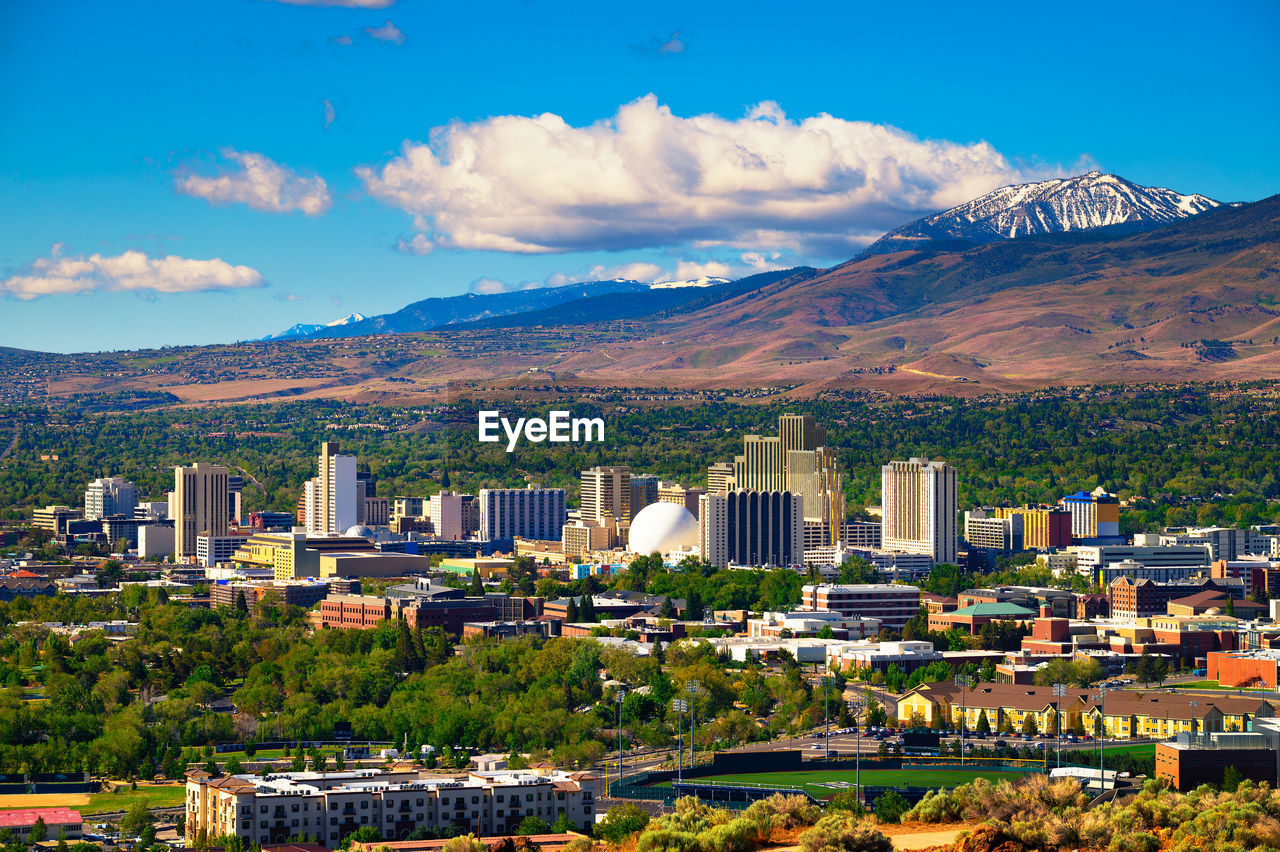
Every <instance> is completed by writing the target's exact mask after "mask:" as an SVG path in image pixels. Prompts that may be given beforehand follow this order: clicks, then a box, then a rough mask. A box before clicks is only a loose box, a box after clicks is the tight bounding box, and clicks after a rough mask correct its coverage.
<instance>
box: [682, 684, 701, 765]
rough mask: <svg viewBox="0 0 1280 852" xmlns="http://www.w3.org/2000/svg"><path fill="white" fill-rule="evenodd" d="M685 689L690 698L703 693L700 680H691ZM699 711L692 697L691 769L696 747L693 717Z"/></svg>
mask: <svg viewBox="0 0 1280 852" xmlns="http://www.w3.org/2000/svg"><path fill="white" fill-rule="evenodd" d="M684 688H685V689H686V690H687V691H688V693H689V695H690V696H698V695H702V693H703V689H702V681H700V680H691V681H689V682H688V683H686V684H685V685H684ZM697 711H698V702H697V700H696V698H694V697H691V698H690V699H689V768H690V769H692V768H693V749H694V745H695V741H694V738H693V723H694V718H693V717H694V714H695V713H696V712H697Z"/></svg>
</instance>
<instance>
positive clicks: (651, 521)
mask: <svg viewBox="0 0 1280 852" xmlns="http://www.w3.org/2000/svg"><path fill="white" fill-rule="evenodd" d="M627 541H628V545H627V549H628V550H630V551H631V552H632V553H639V554H643V555H645V556H648V555H649V554H650V553H667V552H668V551H671V550H679V549H680V548H682V547H692V546H694V545H696V544H697V543H698V519H697V518H695V517H694V516H693V513H692V512H690V511H689V510H688V509H686V508H685V507H684V506H680V505H677V504H675V503H650V504H649V505H648V506H645V507H644V508H643V509H641V510H640V514H638V515H636V517H635V520H633V521H632V522H631V532H630V535H629V538H628V540H627Z"/></svg>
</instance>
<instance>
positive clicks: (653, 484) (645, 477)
mask: <svg viewBox="0 0 1280 852" xmlns="http://www.w3.org/2000/svg"><path fill="white" fill-rule="evenodd" d="M665 484H666V483H659V482H658V477H656V476H652V475H650V474H647V473H633V474H631V515H630V516H629V517H628V520H630V519H631V518H634V517H635V516H636V515H638V514H640V512H641V511H642V510H643V509H644V507H645V506H648V505H649V504H650V503H656V502H658V500H659V499H660V497H659V489H660V488H661V486H662V485H665ZM677 487H678V486H677Z"/></svg>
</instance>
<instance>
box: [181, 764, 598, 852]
mask: <svg viewBox="0 0 1280 852" xmlns="http://www.w3.org/2000/svg"><path fill="white" fill-rule="evenodd" d="M595 808H596V778H595V776H594V775H591V774H590V773H586V772H572V773H565V772H560V771H558V770H556V771H550V772H544V773H539V774H533V773H521V772H505V771H504V772H484V773H482V772H472V773H471V774H470V775H469V776H467V778H466V779H465V780H462V781H459V780H455V779H453V778H442V777H439V776H435V775H433V774H431V773H429V772H420V771H418V770H380V769H354V770H348V771H345V772H286V773H275V774H272V775H266V776H257V775H230V776H226V777H222V778H213V777H211V776H210V775H209V774H208V773H206V772H203V771H200V770H196V771H193V772H190V773H188V775H187V789H186V824H185V842H186V845H187V846H189V847H194V846H195V845H196V844H197V842H198V841H199V839H200V838H204V837H228V836H234V837H237V838H239V839H240V841H241V842H242V843H243V844H244V845H245V846H250V845H253V846H260V845H263V844H269V843H285V842H287V841H290V840H293V839H296V838H298V837H312V838H315V840H316V841H317V843H318V844H319V845H321V846H324V847H327V848H329V849H336V848H338V846H339V845H340V844H341V843H342V840H343V838H345V837H346V836H347V835H349V834H352V833H353V832H355V831H357V830H359V829H361V828H365V827H371V828H373V829H375V830H376V831H377V833H378V836H379V837H380V838H381V839H382V840H387V841H397V840H404V839H405V838H407V837H408V836H409V835H410V834H412V833H413V832H414V831H415V830H417V829H420V828H423V829H427V830H430V831H434V832H443V831H444V830H445V829H450V830H453V831H460V832H461V833H462V834H464V835H466V834H475V835H513V834H515V833H516V829H517V828H519V826H520V824H521V823H522V822H523V821H524V820H526V819H528V818H530V817H532V818H536V819H539V820H541V821H542V822H544V823H548V824H550V823H553V822H556V821H557V820H559V819H560V818H561V817H564V818H566V819H567V820H568V821H570V822H571V823H573V825H574V827H575V828H577V829H580V830H582V831H587V832H589V831H590V830H591V827H592V826H593V825H594V824H595V821H596V812H595Z"/></svg>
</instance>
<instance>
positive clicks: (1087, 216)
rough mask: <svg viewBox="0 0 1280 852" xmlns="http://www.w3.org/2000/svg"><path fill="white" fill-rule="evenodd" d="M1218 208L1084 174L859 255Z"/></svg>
mask: <svg viewBox="0 0 1280 852" xmlns="http://www.w3.org/2000/svg"><path fill="white" fill-rule="evenodd" d="M1221 205H1222V202H1220V201H1215V200H1214V199H1212V198H1207V197H1205V196H1203V195H1183V194H1181V193H1178V192H1174V191H1173V190H1171V189H1164V188H1162V187H1151V186H1139V185H1137V184H1136V183H1132V182H1130V181H1127V180H1125V179H1124V178H1122V177H1119V176H1117V175H1107V174H1102V173H1101V172H1089V173H1088V174H1084V175H1079V176H1077V177H1069V178H1054V179H1053V180H1044V181H1038V182H1035V183H1022V184H1016V185H1014V186H1005V187H1001V188H1000V189H997V190H995V191H994V192H989V193H987V194H986V195H983V196H980V197H978V198H975V199H973V200H972V201H968V202H965V203H964V204H961V205H960V206H958V207H952V208H951V209H950V210H944V211H943V212H941V213H937V214H934V215H932V216H925V217H924V218H923V219H917V220H916V221H914V222H910V223H908V224H906V225H903V226H902V227H901V228H898V229H896V230H893V231H890V232H889V233H887V234H885V235H884V236H883V237H881V238H880V239H878V240H876V241H875V242H874V243H872V244H871V245H870V246H868V247H867V249H866V250H865V251H864V252H863V253H862V254H863V255H864V256H865V255H871V254H886V253H888V252H894V251H903V250H906V249H910V248H912V247H913V246H914V245H916V244H919V243H921V242H925V241H929V240H963V241H965V242H971V243H990V242H996V241H998V240H1007V239H1013V238H1015V237H1023V236H1027V235H1028V234H1050V233H1058V232H1061V231H1081V230H1087V229H1089V228H1102V227H1106V226H1108V225H1131V226H1133V227H1134V228H1135V229H1141V228H1151V227H1157V226H1159V225H1162V224H1165V223H1166V222H1173V221H1175V220H1178V219H1184V218H1186V217H1188V216H1194V215H1196V214H1197V213H1203V212H1204V211H1206V210H1210V209H1212V208H1214V207H1220V206H1221Z"/></svg>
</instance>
